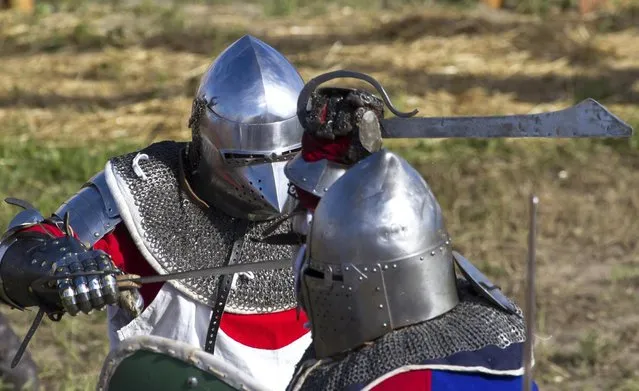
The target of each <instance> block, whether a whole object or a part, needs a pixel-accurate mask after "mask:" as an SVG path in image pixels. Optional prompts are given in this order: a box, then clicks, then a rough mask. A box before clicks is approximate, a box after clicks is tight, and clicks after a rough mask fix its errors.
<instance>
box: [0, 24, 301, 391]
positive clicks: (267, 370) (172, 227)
mask: <svg viewBox="0 0 639 391" xmlns="http://www.w3.org/2000/svg"><path fill="white" fill-rule="evenodd" d="M303 86H304V82H303V80H302V78H301V76H300V75H299V73H298V72H297V71H296V69H295V68H294V67H293V66H292V65H291V64H290V63H289V61H288V60H287V59H286V58H285V57H283V56H282V55H281V54H280V53H278V52H277V51H276V50H275V49H274V48H272V47H270V46H269V45H267V44H266V43H264V42H262V41H260V40H258V39H256V38H254V37H251V36H245V37H243V38H241V39H239V40H238V41H236V42H235V43H233V44H232V45H231V46H230V47H228V48H227V49H226V50H225V51H224V52H222V53H221V54H220V55H219V57H218V58H217V59H216V60H215V62H214V63H213V64H212V65H211V66H210V68H209V69H208V70H207V72H206V74H205V75H204V76H203V78H202V80H201V84H200V86H199V89H198V91H197V95H196V98H195V99H194V103H193V108H192V115H191V119H190V121H189V126H190V127H191V129H192V140H191V141H190V142H188V143H180V142H171V141H166V142H159V143H155V144H152V145H150V146H148V147H146V148H143V149H141V150H139V151H137V152H134V153H130V154H126V155H124V156H118V157H115V158H113V159H111V160H110V161H108V162H107V164H106V166H105V168H104V170H103V171H101V172H100V173H98V174H97V175H95V176H94V177H93V178H91V179H90V180H89V181H88V183H87V184H86V185H85V186H84V187H83V188H82V189H81V190H80V191H79V192H78V193H77V194H76V195H74V196H73V197H71V198H70V199H69V200H68V201H66V202H65V203H64V204H63V205H62V206H61V207H60V208H59V209H58V210H57V211H56V212H55V213H54V214H53V215H52V216H51V217H49V218H45V217H44V216H43V215H42V214H41V213H40V212H38V211H37V210H36V209H35V208H33V207H32V206H30V205H29V204H28V203H24V202H16V201H14V202H15V203H16V204H19V205H22V206H23V207H25V210H23V211H22V212H20V213H19V214H18V215H17V216H16V217H15V218H14V219H13V221H12V222H11V223H10V226H9V230H8V231H7V232H6V233H5V235H4V236H3V237H2V241H1V242H0V282H1V285H0V297H1V298H2V300H3V301H4V302H5V303H6V304H8V305H10V306H12V307H14V308H20V309H22V308H25V307H33V306H39V307H40V308H41V309H43V310H45V311H46V314H47V315H48V316H49V318H51V319H53V320H57V319H59V318H60V317H61V315H62V314H64V313H68V314H70V315H72V316H73V315H76V314H78V313H80V312H83V313H89V312H91V311H92V310H93V309H102V308H104V307H107V310H108V322H109V337H110V341H111V346H112V348H115V347H116V346H117V345H118V344H119V343H120V342H122V341H123V340H125V339H127V338H130V337H133V336H140V335H153V336H160V337H165V338H169V339H173V340H177V341H182V342H185V343H188V344H190V345H193V346H197V347H201V348H203V349H204V350H205V351H206V352H209V353H213V355H214V356H216V357H217V359H218V361H220V360H221V361H222V362H224V365H225V366H226V367H231V368H234V370H235V371H238V372H240V373H243V376H245V377H246V379H247V381H248V382H249V383H251V384H260V385H261V386H262V387H264V388H266V389H271V390H278V389H284V388H285V386H286V382H287V381H288V379H289V378H290V376H291V374H292V373H293V369H294V365H295V363H296V362H297V361H298V360H299V358H300V357H301V355H302V354H303V352H304V350H305V349H306V348H307V346H308V345H309V344H310V333H309V332H308V330H307V329H306V328H304V327H303V326H304V323H305V322H306V318H305V316H304V315H303V314H302V315H301V316H299V317H298V314H297V312H296V310H295V307H296V299H295V295H294V289H293V282H294V277H293V274H292V270H291V269H290V268H289V269H283V270H272V271H264V272H255V273H244V274H242V275H239V274H235V275H230V276H222V277H209V278H191V279H186V280H173V281H170V282H166V283H155V284H148V285H144V286H142V287H141V288H139V290H138V289H134V290H132V291H127V292H133V294H129V295H124V293H126V292H123V291H121V289H120V288H119V286H120V284H119V283H118V282H117V278H118V274H133V275H139V276H151V275H155V274H167V273H172V272H179V271H185V270H192V269H200V268H205V267H214V266H223V265H229V264H234V263H250V262H255V261H267V260H273V259H276V258H279V259H281V258H289V259H290V258H292V256H293V254H294V253H295V250H296V248H295V247H294V246H273V245H268V244H266V243H264V241H262V240H261V239H262V231H263V229H264V228H265V227H266V226H267V225H270V224H272V223H271V220H272V219H273V218H275V217H277V216H279V215H280V214H282V213H284V212H286V211H287V210H288V208H290V206H291V201H289V197H288V194H287V190H288V188H287V185H288V181H287V180H286V177H285V175H284V171H283V170H284V165H285V164H286V162H287V161H288V160H290V158H292V157H293V156H294V155H295V153H297V152H298V151H299V149H300V140H301V137H302V127H301V125H300V123H299V121H298V119H297V116H296V102H297V97H298V94H299V92H300V90H301V89H302V88H303ZM277 229H278V230H286V227H284V226H282V227H279V228H277ZM276 233H277V232H276ZM105 271H114V272H115V274H113V273H105ZM69 273H72V274H74V276H73V278H65V275H68V274H69ZM82 273H84V275H82ZM92 273H96V274H92ZM43 276H49V277H51V276H53V278H54V279H49V280H47V281H49V282H48V283H47V284H44V285H45V286H44V287H42V286H40V285H39V284H38V283H37V282H38V281H40V280H41V279H42V278H43ZM58 277H59V279H58ZM136 288H137V287H136Z"/></svg>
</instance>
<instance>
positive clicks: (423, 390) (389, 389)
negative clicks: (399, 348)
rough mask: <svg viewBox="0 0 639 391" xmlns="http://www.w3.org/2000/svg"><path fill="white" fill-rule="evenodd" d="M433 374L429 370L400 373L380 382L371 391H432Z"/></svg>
mask: <svg viewBox="0 0 639 391" xmlns="http://www.w3.org/2000/svg"><path fill="white" fill-rule="evenodd" d="M432 381H433V373H432V372H431V370H430V369H418V370H415V371H410V372H402V373H399V374H397V375H395V376H393V377H391V378H388V379H386V380H384V381H382V382H381V383H380V384H378V385H376V386H375V387H373V388H371V391H399V390H410V391H432V389H433V388H432Z"/></svg>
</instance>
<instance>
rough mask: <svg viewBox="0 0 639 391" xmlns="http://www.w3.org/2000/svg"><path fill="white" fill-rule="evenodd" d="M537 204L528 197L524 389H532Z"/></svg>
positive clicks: (533, 199)
mask: <svg viewBox="0 0 639 391" xmlns="http://www.w3.org/2000/svg"><path fill="white" fill-rule="evenodd" d="M537 205H539V198H537V197H536V196H534V195H532V196H531V197H530V227H529V231H528V262H527V264H528V265H527V272H526V280H527V282H526V342H525V343H524V391H531V390H532V381H533V373H532V372H533V368H532V364H533V345H534V341H533V339H534V332H535V317H536V309H535V305H536V304H535V267H536V243H535V240H536V237H537Z"/></svg>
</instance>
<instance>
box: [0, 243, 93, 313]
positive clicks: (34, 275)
mask: <svg viewBox="0 0 639 391" xmlns="http://www.w3.org/2000/svg"><path fill="white" fill-rule="evenodd" d="M79 247H82V244H81V243H80V242H79V241H78V240H76V239H74V238H72V237H62V238H52V237H51V236H49V235H46V234H44V233H40V232H20V231H18V232H14V233H12V234H10V235H8V236H6V237H5V238H3V240H2V241H1V242H0V300H2V301H3V302H5V303H6V304H8V305H10V306H12V307H15V308H19V309H24V308H25V307H33V306H39V307H42V308H44V309H46V310H47V312H52V311H53V312H57V311H60V310H62V305H61V301H60V296H59V294H58V292H57V291H56V290H45V289H43V290H41V291H40V290H39V289H38V288H37V287H35V286H34V282H36V281H37V280H38V279H40V278H42V277H45V276H48V275H52V274H53V273H54V268H55V266H56V262H57V261H58V260H59V259H60V258H62V257H63V256H64V254H65V253H67V252H74V251H78V250H80V249H79ZM80 251H81V250H80ZM84 251H86V249H84Z"/></svg>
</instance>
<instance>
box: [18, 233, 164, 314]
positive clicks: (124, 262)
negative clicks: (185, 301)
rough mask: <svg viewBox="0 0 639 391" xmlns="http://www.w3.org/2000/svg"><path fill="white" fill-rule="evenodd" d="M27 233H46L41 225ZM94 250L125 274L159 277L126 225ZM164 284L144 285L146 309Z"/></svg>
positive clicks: (56, 234)
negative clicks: (99, 251) (106, 256)
mask: <svg viewBox="0 0 639 391" xmlns="http://www.w3.org/2000/svg"><path fill="white" fill-rule="evenodd" d="M43 226H46V229H47V230H48V231H49V233H51V234H52V235H54V236H57V237H61V236H64V234H63V233H62V231H61V230H60V229H58V227H56V226H55V225H53V224H47V223H44V224H43ZM25 231H29V232H40V233H46V232H45V231H44V229H43V228H42V227H41V226H39V225H34V226H32V227H29V228H26V229H25ZM74 236H75V237H76V238H77V235H75V234H74ZM93 248H94V249H96V250H102V251H104V252H105V253H107V254H109V255H110V256H111V259H113V263H114V264H115V266H116V267H117V268H118V269H120V270H122V271H123V272H125V273H131V274H137V275H139V276H142V277H145V276H154V275H157V273H156V272H155V270H153V268H152V267H151V265H149V263H148V262H147V261H146V259H144V257H143V256H142V254H141V253H140V251H139V250H138V248H137V247H136V246H135V243H133V239H132V238H131V235H130V234H129V231H128V230H127V229H126V227H125V226H124V224H118V226H117V227H116V229H115V230H114V231H113V232H111V233H108V234H107V235H105V236H104V237H103V238H102V239H100V240H98V241H97V242H96V243H95V244H94V245H93ZM163 284H164V283H162V282H158V283H154V284H144V285H142V288H140V294H141V295H142V298H143V299H144V307H145V308H146V306H147V305H149V304H151V302H152V301H153V299H155V296H157V294H158V292H159V291H160V289H162V285H163Z"/></svg>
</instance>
